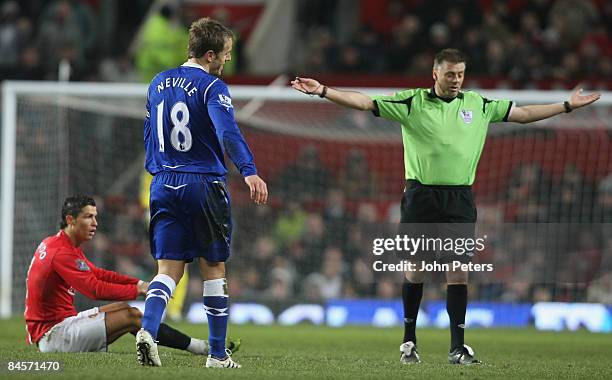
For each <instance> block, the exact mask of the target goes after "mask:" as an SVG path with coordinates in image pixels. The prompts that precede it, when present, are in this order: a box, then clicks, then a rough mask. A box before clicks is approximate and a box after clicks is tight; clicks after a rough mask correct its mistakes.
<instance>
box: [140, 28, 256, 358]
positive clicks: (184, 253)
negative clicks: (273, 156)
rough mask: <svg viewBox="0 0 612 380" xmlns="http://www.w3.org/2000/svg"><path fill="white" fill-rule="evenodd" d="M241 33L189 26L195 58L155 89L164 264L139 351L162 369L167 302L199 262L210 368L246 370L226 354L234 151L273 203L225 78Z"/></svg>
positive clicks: (154, 202) (149, 119)
mask: <svg viewBox="0 0 612 380" xmlns="http://www.w3.org/2000/svg"><path fill="white" fill-rule="evenodd" d="M232 43H233V35H232V32H231V31H230V30H229V29H227V28H226V27H225V26H223V25H222V24H220V23H219V22H218V21H215V20H213V19H210V18H202V19H199V20H197V21H195V22H194V23H193V24H192V25H191V28H190V29H189V46H188V55H189V59H188V61H187V62H186V63H184V64H183V65H181V66H179V67H177V68H174V69H171V70H167V71H164V72H161V73H159V74H158V75H157V76H155V77H154V78H153V80H152V81H151V84H150V85H149V90H148V94H147V105H146V111H147V113H146V118H145V122H144V142H145V150H146V163H145V167H146V169H147V171H148V172H149V173H151V174H152V175H153V180H152V182H151V195H150V209H151V223H150V230H149V235H150V242H151V252H152V255H153V256H154V258H155V259H156V260H157V263H158V272H157V275H156V276H155V277H154V278H153V280H151V282H150V284H149V290H148V292H147V297H146V301H145V310H144V316H143V318H142V329H141V330H140V331H139V332H138V334H137V336H136V348H137V351H138V353H139V355H138V358H139V362H140V364H142V365H151V366H161V361H160V358H159V354H158V352H157V344H156V342H155V339H156V336H157V331H158V328H159V325H160V322H161V318H162V315H163V313H164V310H165V308H166V304H167V302H168V300H169V299H170V297H172V292H173V291H174V289H175V287H176V284H177V283H178V282H179V280H180V279H181V277H182V276H183V272H184V270H185V263H188V262H191V261H193V260H194V259H196V260H197V261H198V263H199V267H200V272H201V274H202V278H203V280H204V284H203V295H204V297H203V298H204V309H205V310H206V314H207V318H208V328H209V338H208V339H209V343H210V353H209V355H208V358H207V360H206V367H213V368H240V365H239V364H238V363H236V362H235V361H233V360H232V358H231V356H230V352H229V351H228V350H226V348H225V338H226V334H227V320H228V292H227V281H226V279H225V261H226V260H227V259H228V257H229V255H230V241H231V233H232V219H231V209H230V199H229V194H228V192H227V188H226V185H225V175H226V174H227V168H226V166H225V161H224V153H227V154H228V156H229V158H230V159H231V160H232V162H233V163H234V164H235V165H236V167H237V168H238V170H239V171H240V173H241V174H242V176H243V177H244V181H245V182H246V184H247V185H248V187H249V189H250V192H251V199H253V200H254V202H255V203H256V204H265V203H266V202H267V198H268V189H267V186H266V183H265V182H264V181H263V180H262V179H261V178H260V177H259V176H258V175H257V169H256V167H255V163H254V162H253V155H252V154H251V151H250V150H249V147H248V145H247V144H246V142H245V140H244V138H243V136H242V134H241V133H240V130H239V129H238V126H237V125H236V121H235V119H234V108H233V106H232V99H231V96H230V93H229V91H228V88H227V85H226V84H225V83H224V82H223V81H222V80H221V79H220V78H219V76H220V75H221V72H222V71H223V65H224V64H225V63H226V62H227V61H229V60H231V53H230V52H231V50H232Z"/></svg>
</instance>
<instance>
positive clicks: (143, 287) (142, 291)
mask: <svg viewBox="0 0 612 380" xmlns="http://www.w3.org/2000/svg"><path fill="white" fill-rule="evenodd" d="M136 286H137V287H138V295H139V296H146V295H147V290H149V283H148V282H146V281H142V280H139V281H138V284H136Z"/></svg>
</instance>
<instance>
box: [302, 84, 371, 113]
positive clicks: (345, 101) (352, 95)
mask: <svg viewBox="0 0 612 380" xmlns="http://www.w3.org/2000/svg"><path fill="white" fill-rule="evenodd" d="M291 87H293V88H294V89H296V90H298V91H300V92H303V93H305V94H308V95H313V96H314V95H317V96H319V97H321V98H326V99H328V100H331V101H332V102H334V103H336V104H338V105H341V106H345V107H350V108H354V109H356V110H360V111H372V110H374V109H375V108H376V106H375V105H374V101H373V100H372V98H370V97H369V96H367V95H365V94H362V93H361V92H358V91H341V90H336V89H333V88H331V87H327V86H325V85H322V84H321V83H319V82H318V81H317V80H315V79H311V78H300V77H295V79H294V80H292V81H291Z"/></svg>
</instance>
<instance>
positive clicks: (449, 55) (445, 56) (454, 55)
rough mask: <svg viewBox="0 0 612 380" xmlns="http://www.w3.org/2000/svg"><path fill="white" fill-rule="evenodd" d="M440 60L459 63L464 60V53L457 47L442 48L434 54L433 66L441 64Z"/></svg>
mask: <svg viewBox="0 0 612 380" xmlns="http://www.w3.org/2000/svg"><path fill="white" fill-rule="evenodd" d="M442 62H448V63H461V62H465V54H463V52H462V51H461V50H459V49H443V50H440V51H439V52H438V54H436V56H435V58H434V66H440V65H442Z"/></svg>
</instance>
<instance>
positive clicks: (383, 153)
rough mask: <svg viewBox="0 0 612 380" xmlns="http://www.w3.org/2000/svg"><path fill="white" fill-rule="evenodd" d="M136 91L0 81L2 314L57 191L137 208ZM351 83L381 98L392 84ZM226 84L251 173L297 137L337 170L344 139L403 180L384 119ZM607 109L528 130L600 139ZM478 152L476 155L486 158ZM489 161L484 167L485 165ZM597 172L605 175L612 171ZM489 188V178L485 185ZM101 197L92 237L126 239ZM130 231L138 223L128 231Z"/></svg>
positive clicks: (605, 100) (268, 89) (268, 166)
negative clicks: (99, 225)
mask: <svg viewBox="0 0 612 380" xmlns="http://www.w3.org/2000/svg"><path fill="white" fill-rule="evenodd" d="M146 90H147V86H146V85H143V84H120V83H54V82H32V81H6V82H4V83H3V85H2V134H1V145H0V150H1V154H0V160H1V161H0V170H1V186H0V275H1V280H0V288H1V289H0V317H1V318H9V317H11V316H13V315H17V314H20V313H21V312H22V309H23V296H24V293H25V276H26V272H27V268H28V265H29V262H30V260H31V257H32V254H33V252H34V250H35V249H36V244H37V243H38V242H39V241H40V240H41V239H42V238H44V237H45V236H49V235H51V234H53V233H55V232H56V231H57V230H56V224H57V222H58V221H59V211H60V207H61V202H62V201H63V199H64V198H65V197H66V196H67V195H69V194H71V193H74V192H84V193H88V194H92V195H95V196H98V197H100V198H102V199H105V200H107V199H109V198H113V197H115V198H116V197H120V199H122V200H124V199H129V200H133V201H134V202H135V204H136V202H137V201H136V200H137V199H138V186H139V183H140V182H139V176H140V174H141V172H142V166H143V161H142V160H143V144H142V118H143V116H144V105H145V97H146ZM354 90H357V91H362V92H366V93H368V94H387V93H392V92H394V91H396V90H397V89H390V88H355V89H354ZM230 92H231V95H232V99H233V101H234V105H235V110H236V117H237V119H238V123H239V125H240V126H241V128H242V130H243V132H244V133H245V136H246V138H247V141H249V144H251V142H253V145H252V149H253V150H254V155H255V157H256V160H258V162H261V163H262V166H261V170H263V171H264V173H266V174H267V175H268V176H269V177H270V178H269V183H270V182H272V183H274V178H275V177H277V176H280V174H281V173H282V172H283V170H284V169H285V167H284V166H281V162H282V163H290V162H292V161H295V160H296V156H297V154H298V153H297V152H296V149H298V150H299V149H301V147H304V146H306V145H314V146H316V147H318V149H319V152H320V153H321V155H322V162H323V163H324V164H325V165H327V166H328V167H329V168H330V171H331V172H332V173H334V174H337V173H338V172H339V171H341V170H342V169H343V168H344V162H345V160H346V157H347V154H348V153H347V152H349V151H350V149H351V147H358V148H359V149H362V150H363V151H364V152H366V153H367V156H368V157H369V164H370V167H371V169H372V170H374V171H376V172H377V174H378V175H379V177H383V178H385V179H389V182H391V181H392V180H391V178H395V179H398V178H401V177H402V174H403V171H402V170H401V167H402V163H401V156H398V157H395V158H394V162H395V163H394V164H393V165H392V166H389V165H387V163H388V162H389V159H388V157H387V154H388V153H390V152H392V153H393V154H395V152H397V151H398V149H399V151H401V138H400V137H399V136H400V132H399V129H398V128H397V127H396V126H395V125H394V124H393V123H390V122H387V121H384V120H381V119H379V118H375V117H373V116H370V115H367V114H366V113H362V112H358V111H351V110H346V109H343V108H341V107H338V106H335V105H333V104H331V103H329V102H328V101H326V100H323V99H320V98H318V97H309V96H306V95H304V94H301V93H298V92H297V91H294V90H292V89H291V88H289V87H288V86H287V87H276V86H230ZM479 92H481V93H482V94H483V95H485V96H487V97H489V98H491V99H511V100H514V101H515V102H516V103H517V104H519V105H524V104H532V103H533V104H537V103H554V102H562V101H564V100H566V98H567V97H568V95H569V91H536V90H527V91H514V90H482V91H479ZM611 116H612V92H604V93H603V94H602V98H601V99H600V100H599V102H597V103H596V105H594V106H593V107H590V108H589V109H582V110H577V111H575V112H572V113H571V114H567V115H563V116H561V117H556V118H552V119H549V120H546V121H542V122H539V123H537V124H536V127H537V128H541V129H551V130H554V131H558V130H564V129H571V130H576V129H585V130H607V131H608V133H607V136H608V137H607V138H608V139H610V137H609V136H610V133H609V130H610V129H611V127H612V123H611V122H610V120H612V118H611ZM525 128H529V127H527V126H519V125H511V126H508V127H507V128H505V127H504V128H496V129H495V128H491V129H490V131H489V133H490V134H491V135H496V134H509V133H510V134H511V133H514V132H513V131H517V130H523V129H525ZM592 136H596V134H592ZM529 138H533V139H536V138H537V137H529ZM596 138H597V137H593V139H596ZM601 138H605V137H601ZM510 140H512V139H510ZM269 141H270V142H269ZM336 143H337V144H339V148H338V149H336V148H334V144H336ZM499 143H500V144H504V141H501V139H500V142H499ZM507 144H508V145H504V146H505V147H507V149H508V150H509V152H510V153H508V154H509V155H511V154H513V153H511V150H512V149H517V148H516V146H515V145H516V144H517V142H516V141H514V140H513V141H510V142H508V143H507ZM536 145H537V144H536ZM390 147H392V148H393V149H390ZM559 149H564V148H563V147H560V148H559ZM585 149H587V150H588V149H590V148H589V147H586V148H585ZM517 154H518V153H517ZM509 157H510V156H509ZM483 159H485V160H486V159H487V158H486V156H485V157H484V158H483ZM513 159H514V158H513ZM517 162H518V161H517ZM599 164H602V163H599ZM491 165H494V164H491ZM491 165H488V166H487V167H493V168H494V166H491ZM228 166H229V164H228ZM398 169H399V170H398ZM490 170H497V169H490ZM601 170H608V171H610V172H612V168H607V169H601ZM602 173H603V172H597V173H596V176H597V177H596V178H600V177H601V176H602V175H603V174H602ZM490 178H495V179H491V180H490V181H500V180H498V179H496V178H497V177H495V176H494V175H491V176H490ZM393 183H395V182H393ZM495 185H496V186H497V185H499V183H496V184H495ZM487 186H488V185H487ZM496 188H497V187H495V186H493V184H492V185H491V189H492V190H490V191H491V192H493V191H494V190H493V189H496ZM326 191H327V188H322V189H320V192H321V194H323V193H324V192H326ZM399 191H401V189H400V190H398V191H397V192H396V195H397V196H396V197H395V198H397V199H399ZM487 191H489V190H488V189H487ZM279 193H280V192H277V194H279ZM388 199H391V197H390V196H389V194H388V193H385V195H384V196H381V198H380V199H378V198H371V199H368V201H369V202H371V203H376V204H377V205H379V206H380V205H386V203H389V202H390V201H389V200H388ZM105 203H106V204H107V205H106V206H105V207H106V208H108V209H109V210H108V211H104V213H105V214H108V215H109V216H108V218H107V219H108V221H109V223H108V227H106V228H108V229H107V230H101V234H103V235H105V236H106V238H107V240H108V241H113V239H126V240H129V236H128V237H124V235H125V234H127V233H126V232H125V231H122V230H121V229H122V228H123V229H124V230H125V229H128V230H129V229H130V228H132V227H130V226H131V225H132V224H134V223H133V220H132V219H129V216H126V215H127V212H126V211H125V210H124V208H122V207H117V208H116V209H112V206H109V205H108V204H110V203H111V202H110V201H107V202H105ZM119 203H121V202H119ZM280 204H284V203H283V202H280ZM125 207H128V206H125ZM234 212H235V213H237V216H236V218H237V219H238V220H242V219H249V218H250V217H251V214H248V213H249V212H251V211H249V210H248V209H247V208H246V207H245V208H244V209H243V208H240V207H237V208H236V209H234ZM115 213H116V215H115ZM124 214H126V215H124ZM126 218H127V219H129V223H126V224H125V225H127V226H128V227H125V226H124V225H123V224H121V223H123V222H122V221H124V220H125V219H126ZM134 220H135V219H134ZM130 223H131V224H130ZM266 228H267V226H265V225H258V226H253V227H252V230H248V231H247V233H248V234H250V235H249V236H251V235H252V236H258V234H268V233H267V232H266V231H265V229H266ZM134 230H137V231H139V230H138V228H135V229H134ZM138 238H139V239H140V240H143V241H146V239H147V237H146V235H143V236H139V237H138ZM105 241H106V240H105ZM238 249H240V248H238ZM92 250H93V251H94V252H97V250H100V251H102V250H103V247H102V248H100V247H92ZM118 250H119V248H118ZM237 264H238V265H240V263H237ZM311 264H312V268H318V266H317V265H320V263H316V262H314V261H313V262H312V263H311ZM309 265H310V264H309ZM239 270H245V271H247V270H248V268H246V266H245V267H244V268H242V267H240V268H239ZM313 270H314V269H313Z"/></svg>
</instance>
